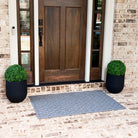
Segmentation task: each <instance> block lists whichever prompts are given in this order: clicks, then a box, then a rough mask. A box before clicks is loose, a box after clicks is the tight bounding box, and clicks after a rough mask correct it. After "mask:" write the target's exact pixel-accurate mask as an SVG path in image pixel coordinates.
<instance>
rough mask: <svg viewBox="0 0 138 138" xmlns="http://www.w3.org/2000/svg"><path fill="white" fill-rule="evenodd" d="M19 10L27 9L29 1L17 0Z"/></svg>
mask: <svg viewBox="0 0 138 138" xmlns="http://www.w3.org/2000/svg"><path fill="white" fill-rule="evenodd" d="M19 2H20V8H21V9H29V0H19Z"/></svg>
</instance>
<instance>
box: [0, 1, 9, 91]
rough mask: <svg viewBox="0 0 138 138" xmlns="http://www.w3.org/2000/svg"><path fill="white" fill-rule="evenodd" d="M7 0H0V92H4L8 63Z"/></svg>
mask: <svg viewBox="0 0 138 138" xmlns="http://www.w3.org/2000/svg"><path fill="white" fill-rule="evenodd" d="M8 12H9V11H8V0H0V93H3V92H5V79H4V72H5V70H6V68H7V67H8V66H9V65H10V45H9V41H10V38H9V13H8Z"/></svg>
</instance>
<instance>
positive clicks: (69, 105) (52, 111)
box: [29, 90, 125, 119]
mask: <svg viewBox="0 0 138 138" xmlns="http://www.w3.org/2000/svg"><path fill="white" fill-rule="evenodd" d="M29 98H30V100H31V103H32V105H33V107H34V110H35V112H36V115H37V117H38V118H39V119H43V118H53V117H61V116H69V115H76V114H83V113H93V112H103V111H112V110H121V109H125V107H124V106H122V105H121V104H120V103H118V102H116V101H115V100H114V99H112V98H111V97H109V96H108V95H106V94H105V93H104V92H102V91H100V90H98V91H89V92H71V93H63V94H49V95H39V96H30V97H29Z"/></svg>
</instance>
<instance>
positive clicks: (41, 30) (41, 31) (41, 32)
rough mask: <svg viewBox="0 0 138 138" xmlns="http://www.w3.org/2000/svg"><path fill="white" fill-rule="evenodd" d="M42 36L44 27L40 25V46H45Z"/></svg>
mask: <svg viewBox="0 0 138 138" xmlns="http://www.w3.org/2000/svg"><path fill="white" fill-rule="evenodd" d="M42 38H43V28H42V27H40V28H39V46H43V42H42Z"/></svg>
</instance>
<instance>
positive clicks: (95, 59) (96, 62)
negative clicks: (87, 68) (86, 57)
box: [92, 51, 99, 67]
mask: <svg viewBox="0 0 138 138" xmlns="http://www.w3.org/2000/svg"><path fill="white" fill-rule="evenodd" d="M92 67H99V51H93V52H92Z"/></svg>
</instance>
